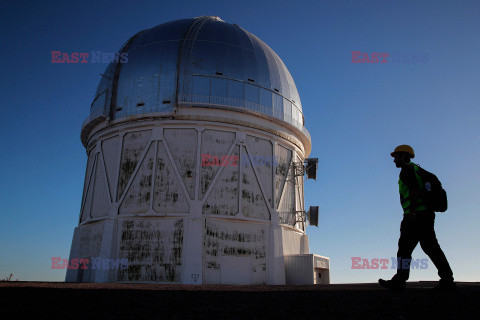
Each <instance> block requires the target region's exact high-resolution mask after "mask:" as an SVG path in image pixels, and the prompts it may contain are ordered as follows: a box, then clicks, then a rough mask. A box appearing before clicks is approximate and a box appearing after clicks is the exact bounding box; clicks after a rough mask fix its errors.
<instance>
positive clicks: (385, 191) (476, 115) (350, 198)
mask: <svg viewBox="0 0 480 320" xmlns="http://www.w3.org/2000/svg"><path fill="white" fill-rule="evenodd" d="M0 15H1V21H2V22H1V26H0V34H1V39H2V46H1V47H2V49H1V51H0V52H1V59H0V70H2V75H1V77H0V84H1V85H0V103H1V115H2V116H1V117H0V150H1V155H2V156H1V158H0V164H1V166H0V168H1V169H0V170H1V171H0V172H1V178H0V194H1V199H0V200H1V201H0V218H1V219H0V278H4V277H6V276H8V275H9V274H10V273H13V274H14V278H18V279H19V280H38V281H63V280H64V279H65V270H51V269H50V268H51V259H50V258H51V257H64V258H67V257H68V255H69V252H70V245H71V241H72V236H73V230H74V228H75V226H76V225H77V223H78V215H79V210H80V202H81V197H82V189H83V182H84V174H85V167H86V161H87V158H86V154H85V149H84V147H83V146H82V144H81V142H80V128H81V124H82V122H83V121H84V120H85V118H86V117H87V116H88V114H89V107H90V104H91V102H92V99H93V95H94V93H95V90H96V87H97V85H98V81H99V80H100V77H99V74H100V73H103V71H104V69H105V67H106V64H102V63H87V64H51V62H50V60H51V54H50V52H51V51H55V50H60V51H63V52H90V51H103V52H116V51H118V49H119V48H120V47H121V46H122V44H123V43H124V42H125V41H126V40H127V39H128V38H129V37H131V36H132V35H133V34H135V33H136V32H138V31H140V30H144V29H147V28H151V27H153V26H156V25H158V24H161V23H164V22H168V21H171V20H175V19H181V18H191V17H196V16H201V15H213V16H219V17H220V18H221V19H223V20H224V21H226V22H228V23H236V24H238V25H240V26H241V27H242V28H244V29H246V30H248V31H250V32H251V33H253V34H255V35H256V36H258V37H259V38H260V39H262V40H263V41H265V42H266V43H267V44H268V45H269V46H270V47H271V48H272V49H273V50H274V51H275V52H276V53H277V54H278V55H279V56H280V57H281V58H282V60H283V61H284V63H285V64H286V66H287V68H288V69H289V70H290V72H291V74H292V76H293V78H294V80H295V83H296V85H297V88H298V91H299V94H300V97H301V100H302V105H303V110H304V114H305V119H306V127H307V129H308V130H309V131H310V133H311V136H312V143H313V149H312V153H311V155H310V156H311V157H318V158H319V172H318V180H317V181H307V182H306V191H305V201H306V206H307V207H308V206H310V205H318V206H319V207H320V224H319V227H318V228H316V227H309V228H308V230H307V232H308V234H309V238H310V250H311V252H313V253H317V254H320V255H324V256H328V257H330V262H331V281H332V283H347V282H375V281H377V279H378V278H380V277H382V278H390V277H391V276H392V275H393V273H394V270H392V269H387V270H381V269H377V270H375V269H370V270H367V269H365V270H352V269H351V266H352V261H351V257H362V258H367V259H373V258H379V259H382V258H386V259H391V257H393V256H395V255H396V250H397V241H398V236H399V226H400V221H401V218H402V210H401V207H400V203H399V196H398V185H397V181H398V173H399V169H397V168H395V165H394V163H393V159H392V158H391V157H390V152H391V151H393V148H394V147H395V146H396V145H398V144H410V145H412V146H413V147H414V149H415V152H416V155H417V156H416V157H415V159H414V160H415V162H416V163H419V164H420V165H422V167H424V168H425V169H427V170H429V171H432V172H434V173H435V174H437V176H438V177H439V178H440V180H441V181H442V183H443V185H444V188H445V189H446V191H447V194H448V199H449V209H448V211H447V212H446V213H438V214H437V218H436V232H437V238H438V239H439V243H440V245H441V247H442V249H443V250H444V252H445V254H446V256H447V258H448V260H449V262H450V264H451V266H452V269H453V271H454V277H455V280H457V281H480V268H479V266H480V256H479V251H480V250H479V243H480V182H479V181H480V166H479V158H480V139H479V138H480V126H479V121H480V73H479V71H480V59H479V57H478V56H479V52H480V18H479V17H480V2H478V1H475V0H472V1H460V0H457V1H438V0H430V1H417V0H408V1H380V0H379V1H345V0H342V1H339V0H331V1H282V0H279V1H208V0H203V1H192V0H189V1H185V0H179V1H140V0H139V1H135V2H132V1H123V0H117V1H108V2H107V1H74V2H73V1H8V2H7V1H2V3H1V4H0ZM352 51H361V52H366V53H369V54H371V53H373V52H379V53H389V55H390V57H392V56H393V55H397V56H398V53H403V54H408V53H414V54H419V55H423V60H422V59H420V61H418V62H412V61H403V62H396V63H394V62H393V61H392V59H387V60H390V61H389V62H388V63H352V62H351V61H352V53H351V52H352ZM404 59H406V58H404ZM413 258H414V259H417V258H418V259H423V258H427V256H426V255H425V253H423V251H422V250H421V248H420V246H418V247H417V249H415V252H414V254H413ZM390 266H391V262H390V264H389V268H390ZM437 278H438V277H437V275H436V269H435V267H434V266H433V264H432V263H431V261H429V263H428V268H427V269H423V270H413V271H412V273H411V278H410V279H411V280H413V281H418V280H436V279H437Z"/></svg>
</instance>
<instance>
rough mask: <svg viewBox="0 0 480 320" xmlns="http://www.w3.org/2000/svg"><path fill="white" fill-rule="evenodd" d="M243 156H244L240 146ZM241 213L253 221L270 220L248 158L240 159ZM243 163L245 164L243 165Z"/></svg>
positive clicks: (244, 150) (244, 152)
mask: <svg viewBox="0 0 480 320" xmlns="http://www.w3.org/2000/svg"><path fill="white" fill-rule="evenodd" d="M242 149H243V154H246V152H247V151H246V149H245V147H243V146H242ZM241 161H242V163H241V166H242V170H243V171H242V213H243V215H244V216H246V217H249V218H255V219H264V220H267V219H269V218H270V215H269V212H268V208H267V203H266V202H265V198H264V197H263V195H262V190H261V189H260V186H259V184H258V180H257V178H256V176H255V173H254V172H253V168H252V163H251V161H250V159H249V158H245V157H242V159H241ZM244 162H245V163H244Z"/></svg>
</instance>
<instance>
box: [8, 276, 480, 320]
mask: <svg viewBox="0 0 480 320" xmlns="http://www.w3.org/2000/svg"><path fill="white" fill-rule="evenodd" d="M457 285H458V291H457V292H448V293H439V292H433V291H432V290H431V288H432V287H433V286H434V283H429V282H414V283H408V287H407V290H405V291H404V292H401V293H395V292H390V291H387V290H385V289H383V288H381V287H380V286H379V285H378V284H335V285H320V286H228V285H214V286H207V285H201V286H188V285H165V284H113V283H112V284H110V283H106V284H105V283H104V284H93V283H84V284H72V283H60V282H1V283H0V301H1V304H2V306H1V307H2V310H3V311H4V312H5V311H6V310H9V311H13V312H14V313H15V315H16V316H17V317H19V316H21V315H22V314H30V315H34V316H35V317H37V318H38V317H40V318H43V317H48V318H51V319H56V318H62V319H87V318H88V319H119V318H123V319H125V318H126V319H248V320H252V319H287V318H288V319H292V318H294V319H478V307H479V303H480V283H477V282H475V283H457Z"/></svg>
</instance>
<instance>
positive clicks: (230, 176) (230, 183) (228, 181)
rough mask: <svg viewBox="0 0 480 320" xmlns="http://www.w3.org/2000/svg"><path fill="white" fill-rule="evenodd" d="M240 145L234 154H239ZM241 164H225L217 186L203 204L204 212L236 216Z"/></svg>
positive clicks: (236, 147) (235, 148) (234, 149)
mask: <svg viewBox="0 0 480 320" xmlns="http://www.w3.org/2000/svg"><path fill="white" fill-rule="evenodd" d="M239 150H240V148H239V146H235V147H234V148H233V151H232V156H237V157H238V156H239V154H240V153H239ZM238 179H239V166H238V165H237V166H231V165H230V166H225V167H223V171H222V173H221V174H220V177H218V179H217V181H216V183H215V186H214V187H213V189H212V192H210V194H209V196H208V198H207V200H206V201H205V203H204V205H203V209H202V212H203V213H204V214H218V215H229V216H234V215H236V214H237V213H238Z"/></svg>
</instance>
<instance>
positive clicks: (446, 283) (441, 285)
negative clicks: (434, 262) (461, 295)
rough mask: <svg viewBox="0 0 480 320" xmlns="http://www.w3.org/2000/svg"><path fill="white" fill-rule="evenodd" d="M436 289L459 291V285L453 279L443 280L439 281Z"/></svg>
mask: <svg viewBox="0 0 480 320" xmlns="http://www.w3.org/2000/svg"><path fill="white" fill-rule="evenodd" d="M434 290H435V291H441V292H453V291H457V285H456V284H455V282H453V280H442V279H440V281H438V284H437V285H436V286H435V288H434Z"/></svg>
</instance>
